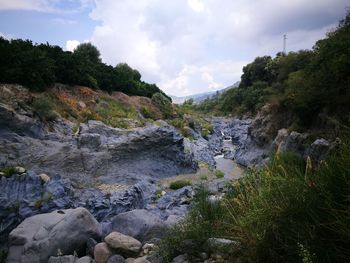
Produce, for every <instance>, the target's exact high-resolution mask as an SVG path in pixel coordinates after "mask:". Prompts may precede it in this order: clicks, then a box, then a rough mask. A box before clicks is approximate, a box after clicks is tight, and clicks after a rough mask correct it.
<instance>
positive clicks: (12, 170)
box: [1, 166, 17, 177]
mask: <svg viewBox="0 0 350 263" xmlns="http://www.w3.org/2000/svg"><path fill="white" fill-rule="evenodd" d="M1 172H2V173H4V176H5V177H11V176H12V175H14V174H17V169H16V168H15V167H12V166H10V167H5V168H3V169H2V170H1Z"/></svg>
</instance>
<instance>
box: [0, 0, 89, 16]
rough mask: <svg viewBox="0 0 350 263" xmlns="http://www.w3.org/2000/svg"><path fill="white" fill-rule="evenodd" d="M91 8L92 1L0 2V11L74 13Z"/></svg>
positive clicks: (13, 0) (20, 0)
mask: <svg viewBox="0 0 350 263" xmlns="http://www.w3.org/2000/svg"><path fill="white" fill-rule="evenodd" d="M92 7H93V0H78V1H66V0H10V1H9V0H0V10H24V11H36V12H43V13H60V14H67V13H76V12H80V11H82V10H84V9H87V8H92Z"/></svg>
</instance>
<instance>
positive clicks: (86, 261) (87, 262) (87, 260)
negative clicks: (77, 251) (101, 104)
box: [75, 256, 94, 263]
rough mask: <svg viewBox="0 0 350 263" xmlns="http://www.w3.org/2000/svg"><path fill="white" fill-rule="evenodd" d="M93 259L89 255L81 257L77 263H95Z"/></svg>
mask: <svg viewBox="0 0 350 263" xmlns="http://www.w3.org/2000/svg"><path fill="white" fill-rule="evenodd" d="M93 262H94V261H93V259H92V258H91V257H89V256H85V257H82V258H79V259H78V260H77V261H76V262H75V263H93Z"/></svg>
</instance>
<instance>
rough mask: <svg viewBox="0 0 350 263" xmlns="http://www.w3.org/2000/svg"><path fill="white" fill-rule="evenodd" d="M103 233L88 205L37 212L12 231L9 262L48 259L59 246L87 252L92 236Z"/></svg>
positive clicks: (70, 250)
mask: <svg viewBox="0 0 350 263" xmlns="http://www.w3.org/2000/svg"><path fill="white" fill-rule="evenodd" d="M99 235H100V229H99V224H98V223H97V221H96V220H95V219H94V218H93V216H92V215H91V214H90V213H89V212H88V211H87V210H86V209H84V208H77V209H67V210H58V211H54V212H52V213H49V214H40V215H36V216H33V217H30V218H27V219H25V220H24V221H23V222H22V223H21V224H20V225H19V226H18V227H17V228H16V229H14V230H13V231H12V232H11V233H10V235H9V245H10V249H9V254H8V258H7V262H9V263H11V262H18V263H21V262H23V263H24V262H33V263H35V262H38V263H39V262H40V263H41V262H42V263H44V262H45V263H46V262H47V261H48V259H49V257H50V256H54V255H56V254H57V251H58V250H61V251H62V253H63V254H72V253H73V252H74V251H76V252H78V253H84V252H85V251H84V248H85V244H86V241H87V240H88V238H89V237H98V236H99ZM19 251H20V253H19Z"/></svg>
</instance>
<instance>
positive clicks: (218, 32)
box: [90, 0, 347, 95]
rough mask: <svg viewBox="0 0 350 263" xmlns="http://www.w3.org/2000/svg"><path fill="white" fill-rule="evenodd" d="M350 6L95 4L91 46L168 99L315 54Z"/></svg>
mask: <svg viewBox="0 0 350 263" xmlns="http://www.w3.org/2000/svg"><path fill="white" fill-rule="evenodd" d="M346 5H347V0H337V1H334V0H318V1H307V0H290V1H277V0H259V1H257V0H237V1H232V0H221V1H220V4H218V1H215V0H177V1H162V0H139V1H133V0H123V1H115V0H95V8H94V9H93V11H92V12H91V14H90V17H91V18H92V19H94V20H97V21H100V25H99V26H97V27H96V28H95V30H94V32H93V34H92V37H91V42H92V43H93V44H95V45H96V46H97V47H98V48H99V50H100V51H101V56H102V59H103V61H105V62H107V63H109V64H112V65H115V64H117V63H120V62H127V63H128V64H129V65H130V66H132V67H134V68H137V69H138V70H140V72H141V73H142V76H143V79H144V80H146V81H149V82H155V83H157V84H158V85H159V86H160V87H161V88H162V89H164V90H165V91H166V92H168V93H170V94H174V95H186V94H190V93H196V92H204V91H209V90H215V89H218V88H222V87H225V86H228V85H231V84H232V83H234V82H236V81H237V80H238V79H239V76H240V74H241V70H242V66H243V65H244V64H246V63H247V62H250V61H252V60H253V59H254V57H256V56H258V55H274V54H276V53H277V52H279V51H281V50H282V36H283V34H287V35H288V42H287V48H288V50H298V49H310V48H312V46H313V44H314V42H315V41H316V40H317V39H319V38H322V37H324V35H325V33H326V32H327V31H329V29H330V28H331V27H333V26H334V25H336V24H337V21H338V20H340V19H341V18H342V17H343V16H344V15H345V12H346V10H345V7H346Z"/></svg>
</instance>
